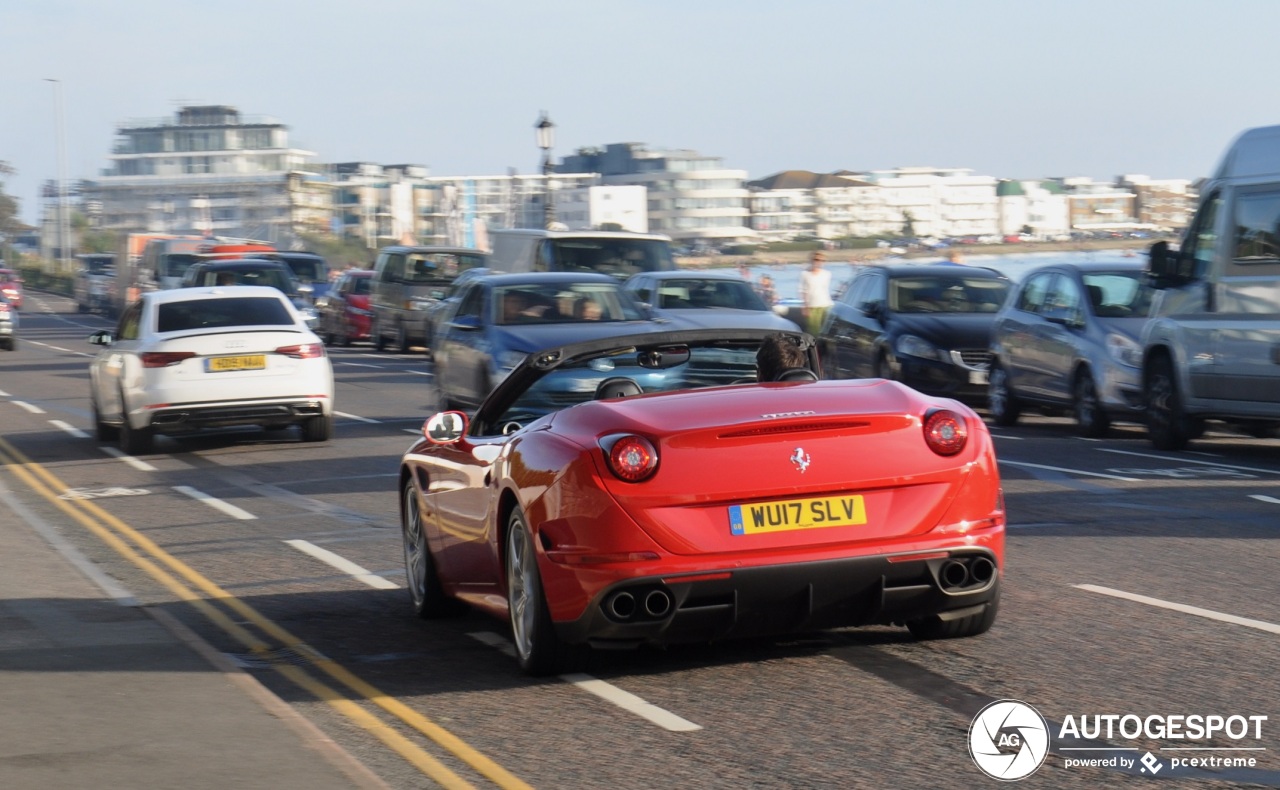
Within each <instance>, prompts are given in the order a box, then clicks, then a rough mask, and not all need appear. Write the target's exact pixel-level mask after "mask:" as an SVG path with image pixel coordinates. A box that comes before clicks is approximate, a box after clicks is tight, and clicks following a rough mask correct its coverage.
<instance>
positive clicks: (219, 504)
mask: <svg viewBox="0 0 1280 790" xmlns="http://www.w3.org/2000/svg"><path fill="white" fill-rule="evenodd" d="M173 490H174V491H177V492H178V493H179V494H186V495H187V496H189V497H191V498H192V499H195V500H198V501H200V502H203V503H205V504H206V505H208V506H209V507H211V508H213V509H214V510H218V511H221V512H223V513H225V514H227V515H228V516H231V517H232V518H235V519H239V520H241V521H249V520H250V519H256V518H257V516H255V515H253V514H252V513H250V512H249V511H247V510H241V509H240V508H238V507H236V506H235V505H233V504H231V503H230V502H223V501H222V500H221V499H218V498H217V497H214V496H209V495H208V494H206V493H205V492H203V491H200V490H198V489H195V488H192V487H191V486H174V487H173Z"/></svg>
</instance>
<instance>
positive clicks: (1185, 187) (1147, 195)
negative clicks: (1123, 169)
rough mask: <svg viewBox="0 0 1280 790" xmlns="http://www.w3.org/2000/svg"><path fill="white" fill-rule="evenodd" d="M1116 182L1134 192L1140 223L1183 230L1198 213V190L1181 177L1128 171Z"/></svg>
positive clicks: (1156, 227)
mask: <svg viewBox="0 0 1280 790" xmlns="http://www.w3.org/2000/svg"><path fill="white" fill-rule="evenodd" d="M1116 185H1117V186H1119V187H1121V188H1123V189H1127V190H1130V191H1132V192H1133V194H1134V214H1135V216H1136V217H1137V220H1138V223H1139V224H1140V225H1143V226H1146V227H1150V228H1152V229H1155V230H1161V231H1171V230H1182V229H1184V228H1186V227H1187V223H1188V222H1190V221H1191V215H1192V214H1194V213H1195V208H1196V191H1195V190H1194V189H1193V188H1192V186H1191V182H1190V181H1188V180H1186V179H1181V178H1167V179H1155V178H1150V177H1148V176H1142V175H1125V176H1120V177H1119V178H1118V179H1116Z"/></svg>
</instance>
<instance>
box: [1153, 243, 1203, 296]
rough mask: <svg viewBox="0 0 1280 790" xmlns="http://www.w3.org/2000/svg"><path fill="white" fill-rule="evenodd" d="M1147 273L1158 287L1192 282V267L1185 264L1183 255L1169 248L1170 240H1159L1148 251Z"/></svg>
mask: <svg viewBox="0 0 1280 790" xmlns="http://www.w3.org/2000/svg"><path fill="white" fill-rule="evenodd" d="M1147 274H1149V275H1151V284H1152V285H1153V286H1154V287H1156V288H1169V287H1176V286H1179V285H1185V284H1186V283H1189V282H1191V280H1192V279H1194V278H1193V277H1192V274H1191V270H1190V267H1186V266H1184V265H1183V260H1182V257H1181V256H1180V255H1179V254H1178V253H1177V252H1176V251H1172V250H1170V249H1169V242H1167V241H1157V242H1156V243H1155V244H1152V245H1151V247H1150V248H1149V249H1148V251H1147Z"/></svg>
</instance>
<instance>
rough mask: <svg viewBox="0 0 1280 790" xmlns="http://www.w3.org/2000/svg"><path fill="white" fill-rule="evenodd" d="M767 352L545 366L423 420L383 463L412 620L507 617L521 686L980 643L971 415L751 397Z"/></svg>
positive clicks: (614, 351)
mask: <svg viewBox="0 0 1280 790" xmlns="http://www.w3.org/2000/svg"><path fill="white" fill-rule="evenodd" d="M767 334H769V333H768V332H767V331H764V330H715V331H709V330H677V331H658V332H652V333H649V334H646V335H631V336H625V337H615V338H612V339H603V340H594V341H589V342H583V343H578V344H575V345H570V346H565V347H561V348H553V349H546V350H544V351H541V352H537V353H534V354H530V355H529V356H528V357H527V358H526V359H525V361H524V362H523V363H522V364H521V365H519V366H518V367H517V368H516V369H515V370H514V371H513V372H512V373H511V374H510V375H509V376H508V377H507V378H506V379H505V380H503V381H502V383H500V384H499V385H498V386H497V387H496V388H495V389H494V390H493V392H492V393H491V394H490V395H489V397H488V398H487V399H486V400H485V401H484V403H483V404H482V405H481V406H480V408H479V409H478V410H477V411H476V412H475V414H474V415H467V414H465V413H463V412H442V413H440V414H436V415H434V416H433V417H431V418H430V419H429V420H428V421H427V422H426V424H425V425H424V426H423V437H422V438H421V439H420V440H419V441H418V442H417V443H416V444H414V446H413V447H411V448H410V449H409V450H408V451H407V452H406V453H405V454H404V457H403V460H402V463H401V468H400V486H399V488H400V516H401V524H402V534H403V541H404V550H405V563H406V570H407V575H408V579H409V589H410V592H411V598H412V601H413V605H414V609H415V611H416V612H417V614H418V615H419V616H421V617H436V616H440V615H443V614H446V613H448V612H450V611H452V609H453V606H452V604H453V603H454V599H458V600H462V601H465V602H467V603H469V604H471V605H473V606H475V607H478V608H480V609H482V610H484V611H487V612H489V613H491V614H494V615H496V616H499V617H502V618H505V619H508V620H509V621H510V622H511V629H512V636H513V641H514V642H515V648H516V655H517V658H518V660H519V662H520V664H521V666H522V668H523V669H524V670H525V671H526V672H529V673H531V674H545V673H555V672H559V671H563V670H564V669H565V668H567V667H568V666H570V665H572V664H573V663H575V659H576V658H577V657H578V654H579V653H580V650H581V648H582V647H583V646H593V647H608V648H618V647H624V648H625V647H636V646H639V645H644V644H654V645H662V644H671V643H677V642H691V641H695V642H709V641H715V640H720V639H724V638H729V637H737V636H747V635H774V634H785V633H791V632H798V631H810V630H816V629H824V628H835V627H843V626H855V625H865V624H889V623H905V624H906V626H907V627H908V628H909V629H910V631H911V632H912V633H913V634H914V635H915V636H917V637H918V638H939V637H961V636H971V635H976V634H980V633H983V632H984V631H986V630H987V629H988V628H990V626H991V625H992V623H993V622H994V620H995V616H996V609H997V605H998V600H999V591H1000V587H999V585H1000V576H1001V574H1002V571H1003V567H1004V536H1005V514H1004V504H1003V499H1002V496H1001V490H1000V478H999V473H998V470H997V467H996V459H995V452H994V449H993V446H992V441H991V438H990V436H989V434H988V432H987V429H986V427H985V426H984V424H983V422H982V420H981V419H980V418H979V417H978V416H977V415H976V414H975V413H974V412H973V411H972V410H970V409H969V408H968V407H966V406H964V405H962V404H961V403H959V402H957V401H954V400H950V399H945V398H934V397H929V396H926V395H923V394H921V393H919V392H917V391H915V390H913V389H910V388H908V387H906V386H904V385H902V384H899V383H897V382H892V381H886V380H882V379H863V380H841V381H822V380H810V381H776V382H774V381H770V382H757V381H756V380H755V354H756V350H757V348H758V347H759V346H760V344H761V342H762V341H763V340H764V338H765V336H766V335H767ZM786 336H787V337H790V338H791V339H792V341H793V342H796V343H797V344H800V345H801V346H802V347H803V348H805V349H806V351H807V354H808V358H809V364H810V367H811V368H812V369H813V370H817V369H818V368H817V366H818V358H817V353H816V351H815V350H814V349H813V348H812V345H813V341H812V338H811V337H809V336H808V335H804V334H801V333H799V332H796V333H786ZM806 372H807V371H806ZM734 375H738V376H739V377H740V378H739V379H738V380H737V381H739V382H741V383H732V384H728V385H727V386H726V385H723V382H726V381H734V379H733V378H732V377H733V376H734ZM810 378H814V379H816V376H810ZM717 383H719V384H721V385H720V386H716V384H717Z"/></svg>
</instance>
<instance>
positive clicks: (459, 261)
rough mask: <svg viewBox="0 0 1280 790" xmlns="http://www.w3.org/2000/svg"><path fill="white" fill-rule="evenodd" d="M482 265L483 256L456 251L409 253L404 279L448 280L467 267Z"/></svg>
mask: <svg viewBox="0 0 1280 790" xmlns="http://www.w3.org/2000/svg"><path fill="white" fill-rule="evenodd" d="M483 265H484V256H482V255H478V254H468V253H458V252H432V253H410V254H409V255H408V256H406V258H405V264H404V279H405V281H406V282H411V283H431V282H442V281H443V282H448V281H451V280H453V279H454V278H455V277H457V276H458V275H459V274H461V273H462V272H465V271H466V270H467V269H475V268H479V267H481V266H483Z"/></svg>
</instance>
